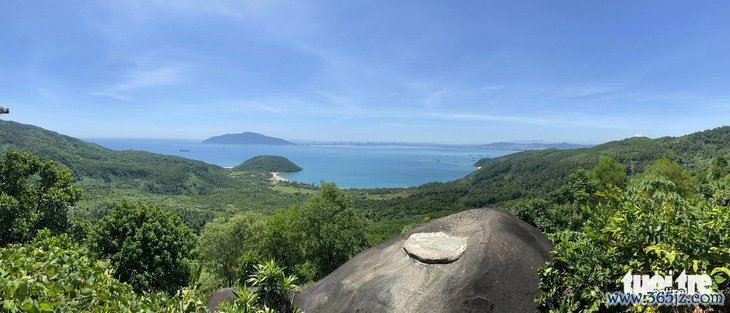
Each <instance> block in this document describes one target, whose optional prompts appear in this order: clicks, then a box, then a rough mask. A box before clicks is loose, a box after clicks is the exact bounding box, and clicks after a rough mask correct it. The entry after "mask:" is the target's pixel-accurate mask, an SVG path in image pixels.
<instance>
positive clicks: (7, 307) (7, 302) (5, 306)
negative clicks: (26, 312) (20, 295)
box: [3, 300, 16, 312]
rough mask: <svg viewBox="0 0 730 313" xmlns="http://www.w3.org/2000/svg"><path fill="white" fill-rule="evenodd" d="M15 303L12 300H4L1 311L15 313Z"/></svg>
mask: <svg viewBox="0 0 730 313" xmlns="http://www.w3.org/2000/svg"><path fill="white" fill-rule="evenodd" d="M15 308H16V306H15V302H14V301H13V300H5V303H4V304H3V309H5V310H6V311H10V312H13V311H15Z"/></svg>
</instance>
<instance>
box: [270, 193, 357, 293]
mask: <svg viewBox="0 0 730 313" xmlns="http://www.w3.org/2000/svg"><path fill="white" fill-rule="evenodd" d="M281 214H284V215H289V216H282V215H281ZM367 227H368V221H367V219H366V218H365V216H364V215H363V214H362V213H361V212H359V211H357V210H356V209H355V208H354V206H353V201H352V199H351V198H350V196H349V195H348V194H347V193H345V192H343V191H341V190H339V189H337V186H336V185H335V184H333V183H324V182H323V183H322V184H321V186H320V191H319V192H318V193H317V194H315V195H314V196H312V197H311V198H309V199H308V200H307V201H306V202H304V204H303V205H301V206H295V207H294V208H292V209H290V210H287V211H284V212H281V213H279V214H277V215H276V216H274V217H273V218H272V219H271V221H270V223H269V230H268V236H267V240H268V242H269V243H268V244H267V247H268V248H269V249H270V250H271V251H270V253H271V254H272V256H273V257H274V258H275V259H277V260H280V262H282V264H284V265H285V266H286V267H288V268H293V269H295V270H296V271H297V274H298V276H300V277H303V279H305V280H316V279H319V278H321V277H324V276H325V275H327V274H329V273H331V272H332V271H334V270H335V269H336V268H337V267H339V266H340V265H342V264H343V263H345V262H346V261H347V260H348V259H350V258H351V257H352V256H354V255H355V254H356V253H358V252H360V251H362V250H363V249H365V248H366V247H367V246H368V243H367V238H366V237H365V233H366V230H367ZM282 260H283V261H282ZM305 260H306V261H305Z"/></svg>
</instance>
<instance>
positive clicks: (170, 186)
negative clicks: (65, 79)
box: [0, 120, 306, 230]
mask: <svg viewBox="0 0 730 313" xmlns="http://www.w3.org/2000/svg"><path fill="white" fill-rule="evenodd" d="M7 150H19V151H27V152H31V153H33V154H35V155H38V156H39V157H40V158H41V159H44V160H54V161H56V162H58V163H59V164H61V166H62V167H66V168H68V169H70V170H71V171H72V172H73V174H74V177H75V178H76V180H78V182H79V184H80V186H81V187H82V188H83V189H84V193H83V198H82V200H81V201H80V202H79V203H78V205H77V208H78V209H79V211H80V214H82V215H86V216H87V217H89V218H91V219H96V218H99V217H101V216H103V215H105V214H107V213H108V211H109V209H110V208H111V207H113V206H114V205H115V204H116V203H118V202H119V201H121V200H122V199H126V200H132V201H145V202H150V203H154V204H156V205H159V206H162V207H163V208H165V209H167V210H169V211H172V212H175V213H177V214H178V215H180V216H181V217H183V219H184V220H185V221H186V222H187V223H188V224H189V225H190V226H191V227H193V228H194V229H196V230H197V229H200V228H201V227H202V225H203V224H204V223H205V222H206V221H208V220H210V219H212V218H213V217H215V216H218V215H220V214H232V213H234V212H240V211H243V210H257V211H264V212H269V213H271V212H274V211H276V210H278V209H280V208H285V207H288V206H290V205H291V204H293V203H297V202H301V201H302V200H303V199H304V198H306V196H305V195H303V194H300V193H283V192H277V191H275V190H273V189H272V188H271V187H270V186H269V180H268V179H269V175H268V173H266V174H264V173H247V174H246V175H242V174H240V172H238V173H237V172H232V171H230V170H228V169H225V168H222V167H220V166H216V165H211V164H207V163H204V162H200V161H195V160H190V159H186V158H182V157H177V156H169V155H162V154H156V153H150V152H146V151H134V150H128V151H115V150H110V149H106V148H104V147H101V146H99V145H96V144H93V143H89V142H86V141H83V140H80V139H76V138H72V137H69V136H65V135H61V134H59V133H56V132H53V131H49V130H45V129H43V128H40V127H36V126H32V125H26V124H21V123H16V122H11V121H2V120H0V153H1V152H3V151H7Z"/></svg>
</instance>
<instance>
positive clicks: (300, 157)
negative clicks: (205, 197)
mask: <svg viewBox="0 0 730 313" xmlns="http://www.w3.org/2000/svg"><path fill="white" fill-rule="evenodd" d="M86 140H88V141H90V142H93V143H96V144H99V145H101V146H103V147H106V148H109V149H114V150H130V149H131V150H145V151H149V152H154V153H161V154H169V155H177V156H181V157H185V158H189V159H193V160H200V161H203V162H206V163H210V164H215V165H219V166H223V167H232V166H236V165H238V164H240V163H241V162H243V161H245V160H247V159H249V158H251V157H254V156H257V155H263V154H267V155H280V156H283V157H286V158H288V159H289V160H291V161H292V162H294V163H296V164H297V165H299V166H301V167H302V168H303V169H304V170H303V171H301V172H297V173H282V174H281V176H283V177H285V178H287V179H291V180H295V181H298V182H302V183H308V184H319V182H320V181H322V180H324V181H328V182H335V183H337V185H338V186H340V187H342V188H379V187H380V188H387V187H410V186H417V185H421V184H424V183H428V182H443V181H449V180H454V179H458V178H461V177H464V176H465V175H467V174H469V173H470V172H472V171H474V170H475V168H474V165H473V164H474V162H476V161H477V160H479V159H481V158H491V157H498V156H502V155H507V154H510V153H514V152H515V151H505V150H486V149H476V148H459V147H428V146H355V145H352V146H350V145H295V146H271V145H218V144H203V143H200V142H198V141H192V140H169V139H86Z"/></svg>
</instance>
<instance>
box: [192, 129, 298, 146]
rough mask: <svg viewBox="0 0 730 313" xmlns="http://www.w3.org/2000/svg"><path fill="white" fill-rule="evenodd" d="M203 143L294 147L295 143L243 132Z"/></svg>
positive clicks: (216, 137) (221, 136)
mask: <svg viewBox="0 0 730 313" xmlns="http://www.w3.org/2000/svg"><path fill="white" fill-rule="evenodd" d="M203 143H212V144H225V145H294V144H295V143H293V142H291V141H287V140H284V139H281V138H276V137H270V136H266V135H262V134H259V133H252V132H243V133H240V134H225V135H220V136H214V137H210V138H208V139H206V140H203Z"/></svg>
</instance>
